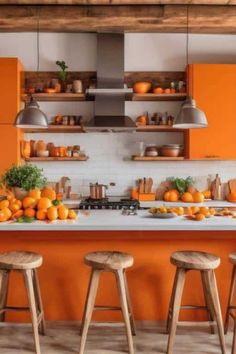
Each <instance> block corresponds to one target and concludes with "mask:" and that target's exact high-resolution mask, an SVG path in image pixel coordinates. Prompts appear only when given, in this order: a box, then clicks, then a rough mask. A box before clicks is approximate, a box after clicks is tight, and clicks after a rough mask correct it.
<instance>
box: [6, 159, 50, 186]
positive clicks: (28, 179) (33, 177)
mask: <svg viewBox="0 0 236 354" xmlns="http://www.w3.org/2000/svg"><path fill="white" fill-rule="evenodd" d="M1 182H2V184H3V185H5V186H6V187H7V188H12V187H19V188H22V189H24V190H26V191H29V190H31V189H34V188H43V187H44V186H45V185H46V182H47V180H46V178H45V177H44V176H43V170H42V169H40V168H38V167H37V166H34V165H30V164H29V165H22V166H15V165H13V166H12V167H11V168H10V169H9V170H7V171H6V173H5V174H4V175H3V176H2V178H1Z"/></svg>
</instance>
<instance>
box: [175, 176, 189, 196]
mask: <svg viewBox="0 0 236 354" xmlns="http://www.w3.org/2000/svg"><path fill="white" fill-rule="evenodd" d="M170 181H171V182H172V184H173V188H176V189H177V190H178V192H179V193H180V194H183V193H185V192H186V191H187V189H188V187H189V186H192V185H193V184H194V180H193V178H192V177H190V176H189V177H187V178H176V177H171V178H170Z"/></svg>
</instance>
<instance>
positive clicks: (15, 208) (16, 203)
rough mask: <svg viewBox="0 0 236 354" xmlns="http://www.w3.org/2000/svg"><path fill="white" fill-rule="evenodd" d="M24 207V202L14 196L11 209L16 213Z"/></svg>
mask: <svg viewBox="0 0 236 354" xmlns="http://www.w3.org/2000/svg"><path fill="white" fill-rule="evenodd" d="M21 207H22V202H21V201H20V200H18V199H15V198H13V199H12V200H11V201H10V205H9V209H10V210H11V211H12V212H13V213H15V212H16V211H18V210H20V209H21Z"/></svg>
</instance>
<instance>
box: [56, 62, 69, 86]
mask: <svg viewBox="0 0 236 354" xmlns="http://www.w3.org/2000/svg"><path fill="white" fill-rule="evenodd" d="M56 64H57V65H58V66H59V67H60V69H61V71H59V73H58V76H59V79H60V80H61V81H63V82H65V81H66V80H67V75H68V72H67V71H66V69H68V66H67V65H66V63H65V62H64V60H62V61H60V60H57V61H56Z"/></svg>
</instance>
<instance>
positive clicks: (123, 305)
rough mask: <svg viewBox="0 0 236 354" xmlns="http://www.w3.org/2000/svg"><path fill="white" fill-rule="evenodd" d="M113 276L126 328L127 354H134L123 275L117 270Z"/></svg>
mask: <svg viewBox="0 0 236 354" xmlns="http://www.w3.org/2000/svg"><path fill="white" fill-rule="evenodd" d="M115 276H116V281H117V287H118V290H119V296H120V303H121V309H122V314H123V318H124V322H125V327H126V335H127V340H128V345H129V353H130V354H134V345H133V338H132V331H131V323H130V316H129V310H128V301H127V298H126V289H125V280H124V273H123V271H122V270H117V271H115Z"/></svg>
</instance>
